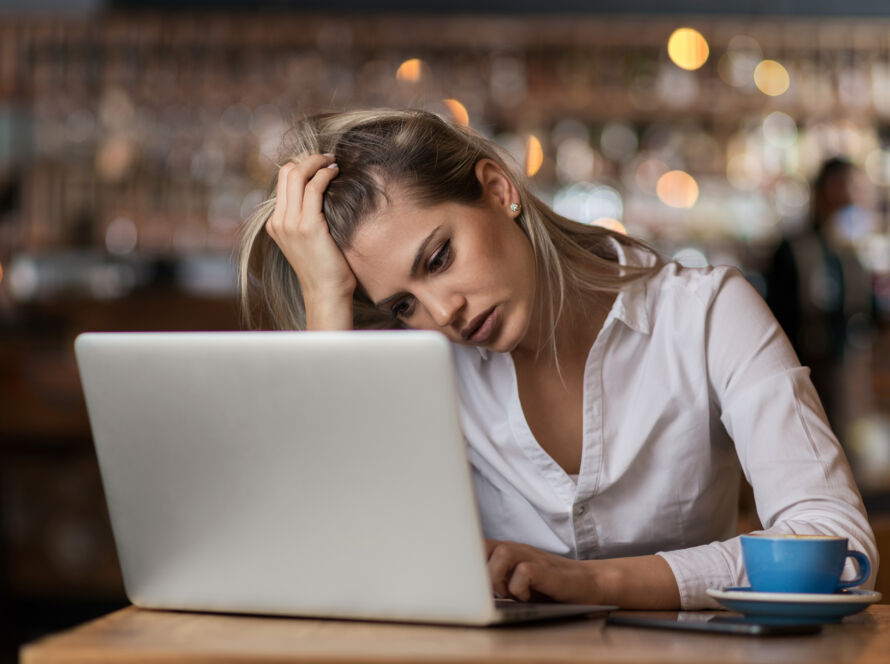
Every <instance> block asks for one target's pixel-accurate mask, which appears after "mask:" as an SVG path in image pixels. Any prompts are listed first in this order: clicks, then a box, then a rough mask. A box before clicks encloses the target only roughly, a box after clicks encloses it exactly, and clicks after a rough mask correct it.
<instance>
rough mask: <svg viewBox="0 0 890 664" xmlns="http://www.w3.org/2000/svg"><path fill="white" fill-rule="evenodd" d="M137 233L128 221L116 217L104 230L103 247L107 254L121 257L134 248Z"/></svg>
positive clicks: (132, 224) (137, 236) (134, 225)
mask: <svg viewBox="0 0 890 664" xmlns="http://www.w3.org/2000/svg"><path fill="white" fill-rule="evenodd" d="M138 240H139V232H138V230H137V229H136V224H134V223H133V222H132V221H131V220H130V219H127V218H126V217H118V218H117V219H115V220H114V221H112V222H111V223H110V224H108V228H107V229H106V230H105V246H106V248H107V249H108V251H109V253H112V254H116V255H118V256H123V255H126V254H129V253H131V252H132V251H133V250H134V249H135V248H136V243H137V242H138Z"/></svg>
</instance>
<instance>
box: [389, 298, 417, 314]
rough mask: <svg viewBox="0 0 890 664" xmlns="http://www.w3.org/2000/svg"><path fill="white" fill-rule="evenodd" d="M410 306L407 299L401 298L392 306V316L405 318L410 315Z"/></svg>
mask: <svg viewBox="0 0 890 664" xmlns="http://www.w3.org/2000/svg"><path fill="white" fill-rule="evenodd" d="M411 311H412V307H411V302H410V301H408V300H402V301H401V302H399V303H398V304H396V306H394V307H393V308H392V317H393V318H407V317H408V316H410V315H411Z"/></svg>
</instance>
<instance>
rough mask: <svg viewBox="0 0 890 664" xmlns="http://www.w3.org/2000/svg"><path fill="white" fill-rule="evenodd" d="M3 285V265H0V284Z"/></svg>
mask: <svg viewBox="0 0 890 664" xmlns="http://www.w3.org/2000/svg"><path fill="white" fill-rule="evenodd" d="M2 283H3V263H0V284H2Z"/></svg>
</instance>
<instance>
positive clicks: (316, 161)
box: [285, 154, 334, 230]
mask: <svg viewBox="0 0 890 664" xmlns="http://www.w3.org/2000/svg"><path fill="white" fill-rule="evenodd" d="M333 161H334V158H333V157H330V156H328V155H324V154H313V155H309V156H308V157H306V158H304V159H301V160H300V161H299V162H298V163H297V164H296V165H295V166H294V168H292V169H291V170H289V171H288V174H287V189H286V194H285V195H286V196H287V214H286V215H285V223H286V225H287V226H290V223H288V222H290V221H292V220H294V217H298V220H300V221H302V219H303V217H304V216H305V215H304V214H303V213H304V212H305V210H304V209H303V197H304V195H305V189H306V184H307V183H308V182H309V180H311V179H312V177H313V176H314V175H315V174H316V173H317V172H318V171H319V169H321V168H324V167H325V166H327V165H328V164H331V163H333ZM317 214H321V206H319V207H318V210H317ZM288 230H290V229H288Z"/></svg>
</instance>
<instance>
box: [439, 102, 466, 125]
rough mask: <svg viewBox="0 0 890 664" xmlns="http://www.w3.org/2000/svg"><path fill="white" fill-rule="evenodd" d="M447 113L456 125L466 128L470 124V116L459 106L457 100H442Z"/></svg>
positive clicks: (462, 106) (464, 108) (461, 105)
mask: <svg viewBox="0 0 890 664" xmlns="http://www.w3.org/2000/svg"><path fill="white" fill-rule="evenodd" d="M442 101H443V102H444V103H445V106H447V107H448V112H449V113H451V117H452V118H454V121H455V122H456V123H457V124H461V125H463V126H465V127H466V126H467V125H469V124H470V114H469V113H467V107H466V106H464V105H463V104H461V103H460V102H459V101H458V100H457V99H443V100H442Z"/></svg>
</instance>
